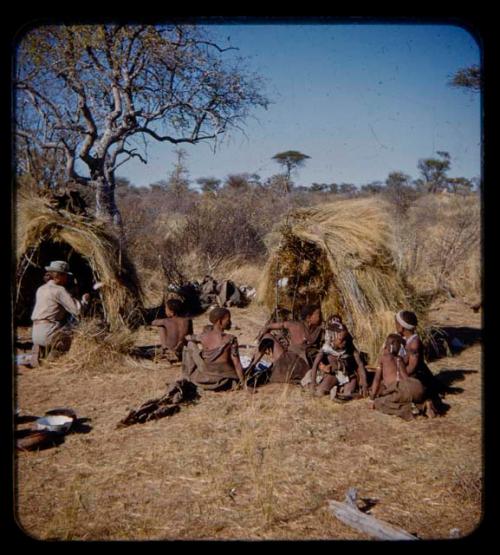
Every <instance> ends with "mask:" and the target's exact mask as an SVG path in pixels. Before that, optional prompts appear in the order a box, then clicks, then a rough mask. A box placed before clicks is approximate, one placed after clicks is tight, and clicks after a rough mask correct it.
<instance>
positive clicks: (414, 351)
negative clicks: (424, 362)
mask: <svg viewBox="0 0 500 555" xmlns="http://www.w3.org/2000/svg"><path fill="white" fill-rule="evenodd" d="M419 347H420V339H416V340H414V341H412V346H411V347H407V348H406V352H407V353H408V364H407V365H406V373H407V374H408V376H411V375H412V374H413V373H414V372H415V370H416V368H417V366H418V364H419V362H420V352H419V351H420V350H419Z"/></svg>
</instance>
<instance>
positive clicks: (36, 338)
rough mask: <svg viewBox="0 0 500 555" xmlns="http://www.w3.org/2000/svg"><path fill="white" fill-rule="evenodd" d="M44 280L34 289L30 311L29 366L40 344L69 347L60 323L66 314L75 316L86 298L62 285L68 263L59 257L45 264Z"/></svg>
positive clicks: (66, 280) (68, 339)
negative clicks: (33, 302)
mask: <svg viewBox="0 0 500 555" xmlns="http://www.w3.org/2000/svg"><path fill="white" fill-rule="evenodd" d="M45 270H46V272H47V274H46V275H47V277H48V278H49V279H48V281H47V282H46V283H45V284H44V285H42V286H41V287H39V288H38V290H37V292H36V301H35V308H34V309H33V313H32V314H31V319H32V320H33V331H32V338H33V351H32V354H33V356H32V363H31V364H32V366H38V361H39V355H40V347H44V348H45V347H54V348H57V349H58V350H66V349H68V348H69V344H70V335H69V331H70V330H69V328H67V326H65V325H64V322H65V319H66V316H67V314H68V313H69V314H72V315H73V316H78V315H79V314H80V313H81V309H82V305H85V304H87V303H88V301H89V298H90V296H89V294H88V293H85V294H84V295H83V297H82V299H81V301H79V300H78V299H75V298H74V297H73V296H72V295H71V294H70V293H69V292H68V290H67V289H66V288H65V285H67V283H68V276H72V275H73V274H72V273H71V272H70V271H69V264H68V263H67V262H64V261H63V260H55V261H53V262H51V263H50V266H46V267H45Z"/></svg>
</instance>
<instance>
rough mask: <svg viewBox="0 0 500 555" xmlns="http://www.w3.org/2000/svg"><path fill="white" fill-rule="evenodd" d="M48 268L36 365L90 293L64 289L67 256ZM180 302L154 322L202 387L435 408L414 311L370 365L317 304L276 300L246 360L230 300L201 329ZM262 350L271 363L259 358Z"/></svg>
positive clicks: (170, 303)
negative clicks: (273, 386)
mask: <svg viewBox="0 0 500 555" xmlns="http://www.w3.org/2000/svg"><path fill="white" fill-rule="evenodd" d="M45 269H46V272H47V274H46V279H45V281H46V283H45V284H44V285H42V286H41V287H39V288H38V290H37V294H36V302H35V307H34V310H33V314H32V320H33V332H32V333H33V360H34V362H33V366H36V365H37V363H38V358H39V349H40V348H46V347H48V346H51V345H55V344H57V343H61V342H64V341H63V340H64V339H65V338H67V337H68V336H69V334H70V330H69V329H68V326H67V325H64V316H65V315H66V314H67V313H69V314H71V315H73V316H78V315H79V314H80V312H81V310H82V307H83V306H84V305H85V304H87V303H88V302H89V295H88V294H86V295H84V296H83V297H82V299H81V300H78V299H76V298H73V297H72V295H71V294H70V293H69V292H68V291H67V289H66V287H65V286H66V285H67V282H68V277H69V276H71V272H70V271H69V265H68V264H67V263H66V262H64V261H54V262H52V263H51V264H50V266H48V267H46V268H45ZM182 309H183V305H182V302H181V301H180V300H178V299H173V298H172V299H169V300H167V301H166V303H165V313H166V318H162V319H158V320H154V321H153V322H152V325H153V326H157V327H158V328H159V334H160V341H161V348H162V350H163V352H164V353H165V354H166V355H167V358H169V360H170V361H172V362H173V361H178V362H181V364H182V374H183V377H185V378H187V379H188V380H190V381H191V382H193V383H195V384H196V385H197V386H200V387H201V388H203V389H210V390H213V391H222V390H225V389H231V388H238V387H243V388H249V387H252V388H254V387H256V386H257V385H261V384H264V383H294V384H300V385H301V386H302V387H304V388H306V389H308V390H309V391H311V393H313V394H314V395H316V396H322V395H329V396H330V398H332V399H333V400H337V401H340V402H344V401H348V400H351V399H355V398H361V397H367V396H368V395H369V396H370V398H371V399H372V400H373V408H375V409H377V410H380V411H382V412H384V413H387V414H395V415H398V416H400V417H402V418H404V419H411V418H413V416H414V415H415V414H418V413H425V414H427V416H429V417H434V416H436V414H438V413H439V407H440V406H441V404H440V397H439V393H440V386H439V382H438V381H437V380H436V379H435V377H434V376H433V374H432V372H431V371H430V369H429V368H428V366H427V365H426V363H425V360H424V346H423V343H422V341H421V339H420V338H419V336H418V334H417V333H416V332H415V330H416V327H417V323H418V322H417V317H416V315H415V314H414V313H413V312H409V311H404V310H403V311H400V312H398V313H397V314H396V315H395V330H394V333H391V334H389V335H388V337H387V338H386V340H385V342H384V345H383V348H382V352H381V355H380V357H379V360H378V365H377V366H376V368H375V369H374V371H372V369H371V368H367V367H366V365H365V361H364V360H363V356H362V355H363V353H360V352H359V351H358V349H357V348H356V346H355V344H354V339H353V337H352V335H351V333H350V332H349V330H348V329H347V327H346V325H345V324H344V323H343V321H342V319H341V317H340V316H338V315H333V316H330V317H328V318H327V319H326V321H323V316H322V313H321V309H320V307H319V306H315V305H305V306H303V307H302V308H301V310H300V318H299V319H292V318H291V315H290V313H289V312H287V311H285V310H284V309H278V308H277V309H276V310H275V312H274V313H273V315H272V316H271V318H270V319H269V321H268V322H267V323H266V324H265V325H264V326H263V328H262V329H261V330H260V332H259V334H258V337H257V346H256V348H255V351H254V353H253V356H252V357H251V358H250V359H249V360H248V361H247V363H245V364H242V358H240V353H239V345H238V339H237V338H236V336H234V335H232V334H230V333H228V330H230V329H231V312H230V311H229V309H228V308H225V307H217V308H213V309H212V310H211V311H210V312H209V321H210V323H209V324H208V325H206V326H205V327H204V328H203V330H202V332H201V333H200V334H199V335H195V334H194V333H193V322H192V320H191V318H188V317H185V316H183V315H182ZM266 358H267V359H268V363H267V365H264V366H263V365H262V361H263V360H264V359H266ZM262 368H264V370H262ZM370 378H372V379H370Z"/></svg>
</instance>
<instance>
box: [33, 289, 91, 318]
mask: <svg viewBox="0 0 500 555" xmlns="http://www.w3.org/2000/svg"><path fill="white" fill-rule="evenodd" d="M81 308H82V303H80V301H78V300H77V299H75V298H74V297H73V296H72V295H71V294H70V293H69V292H68V291H67V290H66V289H65V288H64V287H63V286H62V285H57V284H56V283H55V282H54V281H53V280H50V281H48V282H47V283H46V284H45V285H42V286H41V287H39V288H38V290H37V292H36V301H35V308H34V309H33V313H32V314H31V319H32V320H50V321H51V322H60V321H62V320H64V318H65V316H66V313H67V312H69V313H70V314H73V316H78V315H79V314H80V311H81Z"/></svg>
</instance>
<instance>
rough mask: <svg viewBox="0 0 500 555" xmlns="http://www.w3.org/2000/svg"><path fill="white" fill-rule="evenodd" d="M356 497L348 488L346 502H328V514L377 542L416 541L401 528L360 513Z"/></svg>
mask: <svg viewBox="0 0 500 555" xmlns="http://www.w3.org/2000/svg"><path fill="white" fill-rule="evenodd" d="M356 496H357V492H356V490H355V489H354V488H350V490H349V492H348V493H347V496H346V502H344V503H341V502H339V501H329V502H328V504H329V509H330V512H331V513H332V514H333V516H335V517H337V518H338V519H339V520H340V521H341V522H343V523H344V524H347V525H348V526H351V527H352V528H355V529H356V530H360V531H361V532H364V533H365V534H368V535H369V536H371V537H373V538H375V539H378V540H418V538H417V537H415V536H413V535H412V534H410V533H408V532H407V531H406V530H403V529H402V528H398V527H397V526H392V524H387V523H386V522H383V521H381V520H378V519H377V518H375V517H373V516H371V515H367V514H365V513H363V512H361V511H360V510H359V509H358V507H357V505H356Z"/></svg>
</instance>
